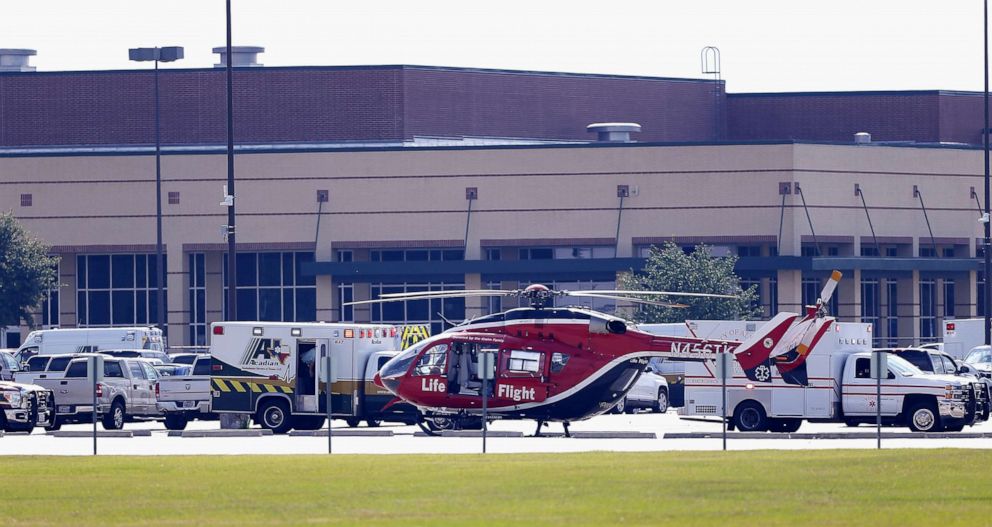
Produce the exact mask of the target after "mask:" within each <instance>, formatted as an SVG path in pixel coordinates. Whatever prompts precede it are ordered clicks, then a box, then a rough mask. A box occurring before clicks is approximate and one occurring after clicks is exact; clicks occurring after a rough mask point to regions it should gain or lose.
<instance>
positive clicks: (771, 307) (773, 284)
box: [767, 276, 778, 318]
mask: <svg viewBox="0 0 992 527" xmlns="http://www.w3.org/2000/svg"><path fill="white" fill-rule="evenodd" d="M776 313H778V277H777V276H773V277H771V278H769V279H768V313H767V315H768V317H769V318H771V317H773V316H775V314H776Z"/></svg>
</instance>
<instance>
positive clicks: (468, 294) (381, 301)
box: [341, 291, 515, 306]
mask: <svg viewBox="0 0 992 527" xmlns="http://www.w3.org/2000/svg"><path fill="white" fill-rule="evenodd" d="M507 293H509V294H513V293H515V292H514V291H501V292H499V293H474V292H462V291H448V292H447V294H444V295H420V296H402V297H399V298H377V299H375V300H358V301H355V302H345V303H343V304H341V305H343V306H358V305H363V304H384V303H386V302H412V301H414V300H435V299H443V298H466V297H471V296H509V295H508V294H507Z"/></svg>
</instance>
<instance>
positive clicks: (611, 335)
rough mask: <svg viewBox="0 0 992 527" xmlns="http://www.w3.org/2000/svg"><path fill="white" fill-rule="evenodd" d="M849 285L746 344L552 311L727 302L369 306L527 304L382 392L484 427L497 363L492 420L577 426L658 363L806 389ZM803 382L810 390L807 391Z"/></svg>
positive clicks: (431, 420)
mask: <svg viewBox="0 0 992 527" xmlns="http://www.w3.org/2000/svg"><path fill="white" fill-rule="evenodd" d="M839 279H840V273H839V272H836V271H835V272H834V274H833V275H832V276H831V279H830V280H829V281H828V283H827V284H826V287H824V289H823V292H822V293H821V298H820V299H819V300H818V301H817V305H815V306H809V307H808V308H807V313H806V315H805V316H804V317H802V318H800V316H799V315H798V314H796V313H787V312H786V313H779V314H778V315H776V316H775V317H773V318H772V319H771V320H770V321H768V322H767V323H766V324H765V325H764V326H762V327H761V328H760V329H759V330H758V331H756V332H754V334H753V335H752V336H751V337H750V338H749V339H747V340H745V341H744V342H737V341H725V340H712V339H701V338H691V337H666V336H657V335H653V334H650V333H646V332H644V331H640V330H638V329H637V327H636V326H635V325H634V324H633V323H631V322H628V321H627V320H624V319H622V318H619V317H616V316H613V315H609V314H606V313H601V312H598V311H594V310H591V309H585V308H577V307H552V306H551V304H552V301H553V299H554V298H559V297H593V298H609V299H615V300H623V301H627V302H632V303H641V304H653V305H666V306H679V304H669V303H665V302H659V301H656V300H646V299H644V298H641V297H644V296H654V297H667V296H671V297H679V296H681V297H694V296H696V297H718V298H719V297H723V298H732V297H730V296H728V295H713V294H705V293H676V292H667V291H622V290H610V291H602V290H593V291H554V290H551V289H549V288H547V287H545V286H543V285H531V286H530V287H527V288H526V289H520V290H512V291H503V290H486V289H480V290H464V291H433V292H417V293H395V294H386V295H382V297H381V298H380V299H377V300H367V301H359V302H352V303H351V304H369V303H379V302H397V301H410V300H423V299H439V298H453V297H463V298H464V297H470V296H485V297H493V296H497V297H519V298H523V299H527V300H529V301H530V304H531V306H530V307H524V308H517V309H510V310H508V311H505V312H502V313H496V314H492V315H486V316H482V317H478V318H475V319H472V320H467V321H465V322H463V323H461V324H459V325H457V326H455V327H453V328H451V329H448V330H446V331H444V332H443V333H440V334H438V335H435V336H433V337H431V338H428V339H426V340H423V341H420V342H418V343H417V344H415V345H413V346H411V347H410V348H408V349H406V350H405V351H403V352H402V353H400V354H399V355H397V356H396V357H394V358H393V359H392V360H390V361H389V362H387V363H386V364H384V365H383V367H382V369H380V370H379V373H378V374H377V375H376V376H375V383H376V384H377V385H379V386H381V387H384V388H386V389H387V390H389V391H390V392H392V393H393V394H394V395H395V396H396V397H397V401H396V402H399V401H406V402H408V403H410V404H413V405H414V406H417V407H418V408H419V409H420V410H421V411H422V412H423V413H424V415H425V416H426V417H427V418H428V424H431V425H432V426H435V427H441V425H439V424H437V423H444V424H445V425H449V424H451V423H457V422H459V421H462V422H471V421H472V420H475V422H479V419H480V416H481V414H482V406H483V404H482V384H483V383H482V380H481V377H480V373H481V371H480V366H479V365H480V357H481V355H482V354H483V353H494V354H495V356H496V360H495V376H494V377H493V380H492V381H491V382H489V383H488V393H487V398H488V412H489V415H490V416H492V417H494V418H501V419H534V420H536V421H538V429H537V430H538V432H537V433H538V435H539V434H540V431H541V426H542V424H543V423H545V422H548V421H560V422H562V423H564V425H565V432H566V435H567V434H568V423H569V422H571V421H578V420H582V419H587V418H589V417H592V416H595V415H598V414H601V413H603V412H606V411H607V410H609V409H610V408H612V407H613V406H615V405H616V404H617V402H618V401H619V400H620V399H621V398H622V397H624V396H625V395H626V393H627V391H628V390H629V389H630V388H631V386H633V384H634V382H635V381H636V380H637V378H638V376H639V375H640V374H641V373H642V372H643V371H644V369H645V368H646V366H647V364H648V361H649V359H651V358H652V357H662V358H664V359H666V360H677V361H705V360H715V359H716V358H717V357H718V354H719V353H723V352H725V353H732V354H733V356H734V357H735V358H736V361H737V362H738V363H739V364H740V367H741V369H742V370H743V371H744V373H745V374H746V375H747V376H748V378H750V379H752V380H754V381H757V382H770V381H771V377H772V375H771V368H772V367H777V368H778V370H779V372H780V374H781V375H782V376H783V378H785V377H786V376H789V378H790V379H792V380H791V381H789V382H796V383H800V384H805V361H806V358H807V357H808V355H809V352H810V350H811V349H812V347H813V346H814V345H815V343H816V341H818V340H819V339H820V337H822V336H823V333H825V332H826V330H827V328H828V327H829V325H830V323H831V322H832V321H833V320H834V319H832V318H830V317H825V316H824V315H825V313H824V311H823V306H824V305H825V304H826V302H827V300H829V298H830V296H831V295H832V294H833V291H834V289H835V287H836V285H837V281H838V280H839ZM799 381H802V382H799Z"/></svg>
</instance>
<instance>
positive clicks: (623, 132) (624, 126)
mask: <svg viewBox="0 0 992 527" xmlns="http://www.w3.org/2000/svg"><path fill="white" fill-rule="evenodd" d="M586 131H587V132H595V133H596V134H597V138H596V140H597V141H599V142H602V143H632V142H634V141H633V140H632V139H631V138H630V134H631V132H638V133H640V131H641V125H639V124H637V123H592V124H590V125H589V126H587V127H586Z"/></svg>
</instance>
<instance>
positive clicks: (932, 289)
mask: <svg viewBox="0 0 992 527" xmlns="http://www.w3.org/2000/svg"><path fill="white" fill-rule="evenodd" d="M936 337H937V285H936V283H935V282H934V281H933V280H920V342H930V341H932V340H934V339H935V338H936Z"/></svg>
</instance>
